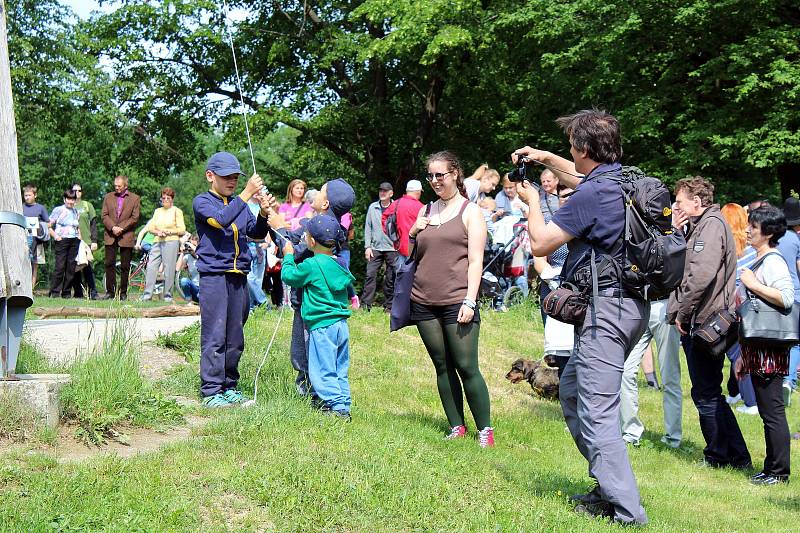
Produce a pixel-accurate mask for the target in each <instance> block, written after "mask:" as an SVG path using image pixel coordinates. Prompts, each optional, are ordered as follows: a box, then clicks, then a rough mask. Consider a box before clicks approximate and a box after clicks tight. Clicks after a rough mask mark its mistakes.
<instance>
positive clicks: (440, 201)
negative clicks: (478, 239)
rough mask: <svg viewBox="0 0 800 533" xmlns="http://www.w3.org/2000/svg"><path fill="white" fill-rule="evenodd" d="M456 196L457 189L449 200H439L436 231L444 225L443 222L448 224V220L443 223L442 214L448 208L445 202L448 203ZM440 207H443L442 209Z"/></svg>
mask: <svg viewBox="0 0 800 533" xmlns="http://www.w3.org/2000/svg"><path fill="white" fill-rule="evenodd" d="M456 195H458V189H456V192H454V193H453V195H452V196H451V197H450V198H448V199H446V200H445V199H442V198H439V205H440V207H439V225H438V226H436V229H437V230H438V229H439V228H441V227H442V225H444V223H445V222H449V220H448V221H443V217H442V213H444V212H445V210H446V209H447V208H448V207H449V206H448V205H447V202H449V201H450V200H452V199H453V198H455V197H456ZM441 206H444V208H442V207H441Z"/></svg>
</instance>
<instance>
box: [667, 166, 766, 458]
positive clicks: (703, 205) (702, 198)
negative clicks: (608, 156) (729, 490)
mask: <svg viewBox="0 0 800 533" xmlns="http://www.w3.org/2000/svg"><path fill="white" fill-rule="evenodd" d="M713 202H714V186H713V185H712V184H711V183H710V182H708V181H706V180H705V179H703V178H701V177H699V176H696V177H694V178H688V179H682V180H680V181H678V183H677V184H676V185H675V210H674V212H675V215H674V222H673V225H674V226H675V227H676V228H681V227H683V226H684V224H685V225H686V230H685V232H686V266H685V268H684V273H683V281H682V282H681V284H680V286H679V287H678V288H677V289H676V290H675V292H674V293H673V294H672V296H671V297H670V301H669V307H668V312H667V320H668V321H669V322H670V323H674V324H675V327H676V328H677V329H678V332H679V333H680V334H681V344H682V345H683V351H684V352H685V353H686V363H687V366H688V368H689V378H690V380H691V382H692V401H693V402H694V405H695V407H697V411H698V413H699V415H700V428H701V430H702V431H703V438H705V441H706V447H705V449H704V450H703V454H704V456H705V462H706V464H708V465H710V466H714V467H725V466H731V467H734V468H742V469H747V468H750V466H751V460H750V453H749V452H748V451H747V445H746V444H745V442H744V438H743V437H742V432H741V430H740V429H739V424H738V423H737V422H736V417H734V415H733V411H731V407H730V405H728V403H727V402H726V401H725V398H723V396H722V365H723V361H724V360H725V358H724V357H714V356H713V355H712V354H710V353H709V352H708V350H707V349H706V348H705V347H704V346H703V345H702V344H700V343H697V342H694V340H693V337H692V331H693V330H694V329H695V328H697V327H698V326H700V325H701V324H702V323H703V322H704V321H705V320H706V319H707V318H709V317H710V316H711V315H713V314H714V313H716V312H717V311H720V310H722V309H724V308H727V309H729V310H733V307H734V305H735V304H734V298H733V292H734V289H735V286H736V247H735V244H734V240H733V235H732V234H731V230H730V228H729V227H728V225H727V224H726V223H725V220H724V219H723V218H722V214H721V212H720V209H719V205H717V204H714V203H713Z"/></svg>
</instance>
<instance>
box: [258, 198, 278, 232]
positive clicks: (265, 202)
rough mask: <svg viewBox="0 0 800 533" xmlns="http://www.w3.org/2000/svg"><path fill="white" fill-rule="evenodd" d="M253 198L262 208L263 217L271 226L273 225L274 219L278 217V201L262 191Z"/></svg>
mask: <svg viewBox="0 0 800 533" xmlns="http://www.w3.org/2000/svg"><path fill="white" fill-rule="evenodd" d="M253 198H254V199H255V200H256V201H257V202H258V204H259V205H260V206H261V216H262V217H264V218H266V219H269V221H270V225H272V221H273V218H274V217H276V216H278V201H277V200H276V199H275V197H274V196H272V194H270V193H268V192H262V191H261V189H259V192H258V193H256V194H254V195H253Z"/></svg>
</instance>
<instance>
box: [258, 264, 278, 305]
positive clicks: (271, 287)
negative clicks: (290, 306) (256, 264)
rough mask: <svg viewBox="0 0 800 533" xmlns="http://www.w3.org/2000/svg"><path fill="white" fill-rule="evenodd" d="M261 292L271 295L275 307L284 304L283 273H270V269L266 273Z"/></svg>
mask: <svg viewBox="0 0 800 533" xmlns="http://www.w3.org/2000/svg"><path fill="white" fill-rule="evenodd" d="M261 290H262V291H264V292H265V293H266V294H269V299H270V301H271V302H272V305H273V306H275V307H278V306H280V305H281V304H282V303H283V281H282V280H281V271H280V270H277V271H270V269H269V268H267V269H266V271H265V272H264V278H263V279H262V280H261Z"/></svg>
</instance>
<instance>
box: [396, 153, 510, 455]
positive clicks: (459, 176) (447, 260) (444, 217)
mask: <svg viewBox="0 0 800 533" xmlns="http://www.w3.org/2000/svg"><path fill="white" fill-rule="evenodd" d="M427 167H428V176H427V179H428V182H430V184H431V186H432V187H433V190H434V192H435V193H436V195H437V196H438V197H439V199H438V200H437V201H435V202H434V203H433V204H431V205H430V209H429V210H428V211H427V216H426V210H427V209H428V208H426V207H424V208H422V209H421V210H420V212H419V215H418V217H417V222H416V224H414V226H413V227H412V228H411V231H410V236H411V237H412V238H415V239H416V245H417V249H416V260H417V271H416V275H415V276H414V286H413V287H412V289H411V318H412V320H414V321H415V322H416V324H417V329H418V330H419V334H420V337H422V342H423V343H424V344H425V348H426V349H427V350H428V354H429V355H430V357H431V360H432V361H433V366H434V368H435V369H436V384H437V387H438V389H439V397H440V398H441V401H442V407H444V411H445V414H446V415H447V420H448V423H449V425H450V431H449V433H448V435H447V436H446V437H445V438H447V439H455V438H460V437H463V436H464V435H465V434H466V431H467V428H466V424H465V421H464V400H463V397H464V394H466V397H467V403H469V407H470V410H471V411H472V415H473V417H474V419H475V424H476V426H477V427H478V429H479V432H478V443H479V444H480V446H482V447H487V446H494V430H493V429H492V427H491V422H490V416H489V415H490V413H489V390H488V388H487V387H486V381H485V380H484V379H483V376H482V375H481V372H480V369H479V368H478V335H479V332H480V315H479V313H478V309H477V305H476V298H477V295H478V286H479V285H480V279H481V268H482V266H483V249H484V245H485V244H486V223H485V222H484V220H483V216H482V215H481V212H480V209H479V208H478V206H477V205H475V204H472V203H470V202H469V201H468V200H467V199H466V190H465V188H464V171H463V169H462V167H461V163H460V162H459V161H458V159H457V158H456V156H455V155H453V154H452V153H450V152H439V153H436V154H433V155H432V156H430V157H429V158H428V161H427ZM462 389H463V392H462Z"/></svg>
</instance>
